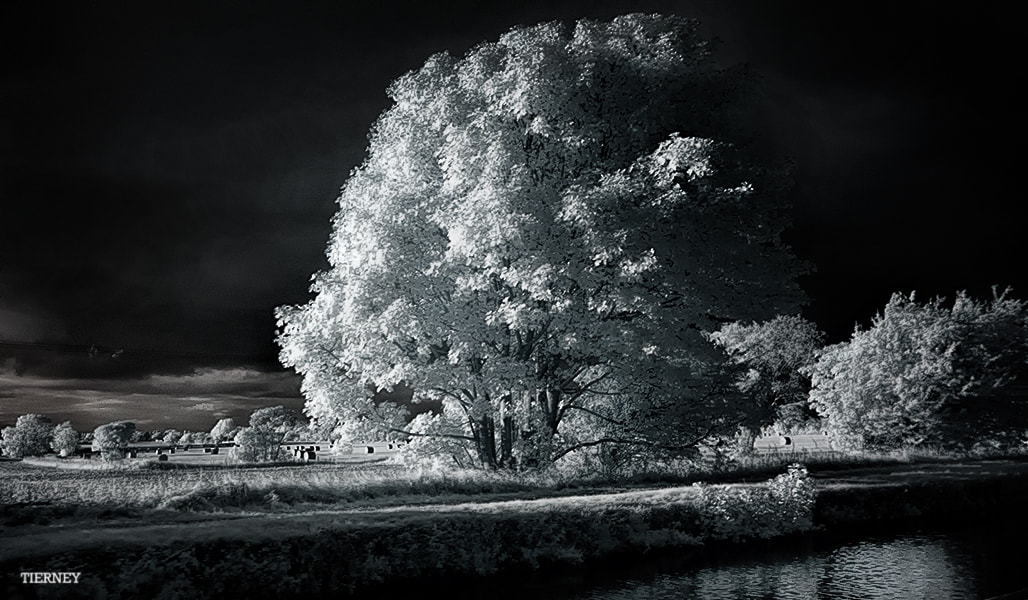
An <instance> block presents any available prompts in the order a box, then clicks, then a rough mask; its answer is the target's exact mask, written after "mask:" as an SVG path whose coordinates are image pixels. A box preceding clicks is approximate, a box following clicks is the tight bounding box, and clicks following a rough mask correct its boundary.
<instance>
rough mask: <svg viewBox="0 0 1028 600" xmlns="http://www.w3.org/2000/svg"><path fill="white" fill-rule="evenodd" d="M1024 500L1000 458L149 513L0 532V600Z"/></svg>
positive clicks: (326, 584) (499, 561)
mask: <svg viewBox="0 0 1028 600" xmlns="http://www.w3.org/2000/svg"><path fill="white" fill-rule="evenodd" d="M1026 494H1028V461H1024V460H1004V461H963V462H960V463H947V462H938V463H928V464H911V465H897V466H881V467H868V468H862V469H860V468H858V469H838V470H832V469H825V470H824V471H815V472H814V473H812V474H810V476H806V475H805V474H803V473H801V472H799V471H795V472H793V473H792V474H786V475H782V476H779V477H777V478H775V479H773V480H770V481H766V482H762V483H745V484H726V485H685V486H670V487H662V488H656V489H642V490H629V491H620V492H614V493H605V494H597V493H590V494H582V495H570V496H561V497H550V498H538V499H517V500H500V501H491V502H486V501H475V502H451V503H444V504H433V503H431V502H427V503H418V504H409V505H405V504H399V505H391V506H384V507H378V508H376V507H370V506H361V507H358V508H350V509H347V508H345V507H344V508H340V507H334V508H332V509H319V510H312V511H309V512H287V513H280V514H277V513H276V514H250V513H229V514H220V515H203V516H200V515H189V516H187V515H181V514H175V513H170V512H167V511H164V512H160V511H157V512H154V513H152V514H149V515H148V519H147V521H146V522H140V521H139V520H138V519H137V520H132V519H126V520H123V521H120V522H112V523H104V524H99V523H93V524H89V523H85V524H82V523H79V524H65V525H63V526H62V527H58V528H56V529H55V528H53V527H46V528H43V527H35V528H33V527H21V528H18V527H14V528H8V527H5V529H4V531H3V532H2V533H3V538H2V539H3V543H2V546H0V572H2V573H3V574H4V592H5V593H4V596H5V597H7V598H35V597H47V598H49V597H68V598H79V597H127V598H136V597H147V598H179V597H181V598H191V599H196V598H213V597H218V596H223V595H231V596H240V597H249V598H262V597H276V598H281V597H297V598H299V597H304V598H318V597H339V595H340V594H341V593H351V594H353V595H362V594H371V595H374V594H376V593H377V592H376V590H381V589H383V586H385V585H388V586H398V585H407V586H420V587H421V588H424V586H432V585H448V584H452V583H453V582H454V581H465V582H466V581H471V580H478V581H482V578H491V577H497V576H498V575H505V576H504V577H503V578H504V580H506V581H510V579H509V577H510V575H511V574H515V575H519V576H520V575H524V576H527V575H529V574H539V576H541V577H546V576H549V575H552V574H557V573H560V572H561V571H562V570H566V569H568V568H576V567H577V566H579V565H583V564H590V563H595V562H597V561H632V560H639V559H640V557H648V556H656V555H659V554H660V553H662V552H665V551H682V550H685V551H689V550H690V549H691V550H694V551H696V552H703V551H704V550H705V549H709V548H710V547H711V546H722V545H724V544H728V543H735V542H740V541H744V540H760V539H777V538H782V537H787V536H796V535H802V534H805V533H809V532H812V531H817V530H820V531H822V532H831V531H836V530H838V531H845V530H852V529H854V528H858V527H859V528H863V527H867V526H869V525H871V526H873V527H879V528H880V527H890V526H896V525H897V524H898V523H901V522H903V523H909V522H912V521H918V520H921V521H930V520H934V521H936V522H945V521H948V520H952V519H960V520H961V521H966V520H967V519H975V518H984V517H986V516H995V515H997V514H1001V513H1002V512H1004V511H1015V510H1016V511H1020V510H1022V504H1023V498H1025V497H1026ZM61 529H64V530H63V531H61ZM26 571H32V572H78V573H82V577H81V580H80V582H79V583H78V584H74V585H57V584H50V585H46V584H44V585H28V584H22V583H21V582H20V580H19V579H18V574H19V573H21V572H26Z"/></svg>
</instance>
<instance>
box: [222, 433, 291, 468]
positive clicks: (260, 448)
mask: <svg viewBox="0 0 1028 600" xmlns="http://www.w3.org/2000/svg"><path fill="white" fill-rule="evenodd" d="M233 441H234V442H235V446H234V447H233V448H232V457H233V458H235V459H236V460H238V461H240V462H273V461H276V460H283V459H284V458H285V456H286V455H285V452H284V451H283V450H282V446H281V444H282V435H281V434H279V433H276V432H275V431H272V430H270V429H260V428H257V427H243V428H242V429H240V430H239V432H238V433H237V434H236V437H235V439H234V440H233Z"/></svg>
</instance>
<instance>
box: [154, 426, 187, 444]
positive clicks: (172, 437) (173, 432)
mask: <svg viewBox="0 0 1028 600" xmlns="http://www.w3.org/2000/svg"><path fill="white" fill-rule="evenodd" d="M181 438H182V432H181V431H179V430H177V429H168V430H166V431H165V432H164V434H163V435H162V436H160V438H159V439H160V440H161V441H162V442H164V443H165V444H175V443H178V441H179V440H180V439H181ZM154 439H155V440H156V439H158V438H156V437H155V438H154Z"/></svg>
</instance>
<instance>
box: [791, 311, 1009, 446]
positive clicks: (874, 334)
mask: <svg viewBox="0 0 1028 600" xmlns="http://www.w3.org/2000/svg"><path fill="white" fill-rule="evenodd" d="M1026 364H1028V313H1026V311H1025V307H1024V302H1022V301H1020V300H1015V299H1013V298H1009V297H1008V296H1007V293H1005V292H1004V293H1003V294H999V295H995V296H994V298H993V299H992V300H991V301H989V302H980V301H976V300H974V299H972V298H970V297H968V295H967V294H966V293H964V292H960V293H958V294H957V295H956V298H955V299H954V301H953V303H952V305H950V306H947V305H946V304H945V303H944V301H943V299H942V298H935V299H933V300H931V301H929V302H927V303H924V304H921V303H918V302H916V301H915V299H914V294H911V295H910V296H904V295H902V294H894V295H893V296H892V298H891V299H890V300H889V303H888V304H887V305H886V306H885V309H884V310H883V311H882V312H881V313H880V314H878V315H877V316H876V317H875V319H874V320H873V322H872V324H871V327H870V328H869V329H867V330H860V329H857V330H856V331H854V332H853V335H852V337H851V338H850V340H849V341H847V342H843V343H840V344H835V345H832V346H828V347H827V348H825V349H823V350H822V351H821V352H820V356H819V358H818V360H817V362H816V363H815V364H814V365H812V366H811V367H809V369H808V372H809V373H810V375H811V382H812V389H811V392H810V402H811V404H812V405H813V406H814V407H815V408H816V409H817V411H818V412H819V413H821V415H822V416H823V417H824V418H825V420H826V422H827V424H828V426H829V430H830V431H831V432H833V433H835V434H837V435H840V436H843V438H844V439H845V438H848V439H851V440H853V441H855V442H857V443H858V444H863V445H865V446H867V447H871V448H895V447H898V446H902V445H918V444H924V443H953V442H959V441H960V440H962V439H968V440H972V441H974V440H981V439H983V437H984V436H988V435H991V434H996V433H998V431H996V430H993V431H989V429H990V428H994V427H996V426H998V427H1001V428H1017V427H1021V428H1023V427H1024V426H1025V425H1028V423H1026V422H1025V419H1024V416H1023V415H1024V408H1023V401H1020V402H1019V404H1020V405H1021V408H1020V410H1018V411H1015V413H1019V414H1020V418H1019V419H1017V420H1016V421H1014V420H1011V421H1008V422H1007V423H995V422H994V421H995V419H994V418H990V417H994V416H995V415H996V414H997V413H996V408H997V407H996V406H994V405H990V404H991V403H990V396H992V395H993V394H994V393H995V392H996V391H997V390H998V389H1000V388H1002V387H1003V386H1004V385H1006V384H1007V383H1009V382H1010V381H1011V380H1012V379H1013V378H1014V377H1016V376H1018V375H1023V372H1024V369H1025V366H1026ZM990 413H991V415H990ZM1017 433H1019V434H1020V433H1023V430H1022V431H1018V432H1017Z"/></svg>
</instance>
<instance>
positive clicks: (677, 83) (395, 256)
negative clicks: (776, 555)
mask: <svg viewBox="0 0 1028 600" xmlns="http://www.w3.org/2000/svg"><path fill="white" fill-rule="evenodd" d="M747 89H748V84H747V83H746V81H745V80H744V79H743V78H741V77H740V76H739V74H738V73H735V72H726V71H724V70H722V69H719V68H718V67H717V66H716V65H715V64H714V62H713V61H712V59H711V57H710V54H709V50H708V46H707V44H706V43H705V42H704V41H702V40H701V39H699V38H698V37H697V34H696V24H695V23H694V22H691V21H687V20H682V19H679V18H674V17H662V16H659V15H639V14H633V15H627V16H623V17H619V18H617V19H614V20H613V21H612V22H609V23H599V22H592V21H580V22H578V23H577V25H576V26H575V27H574V28H572V29H568V28H566V27H565V26H563V25H561V24H558V23H547V24H543V25H538V26H535V27H528V28H518V29H514V30H512V31H510V32H509V33H507V34H505V35H503V36H502V37H501V38H500V39H499V41H498V42H495V43H486V44H482V45H480V46H478V47H476V48H475V49H473V50H472V51H471V52H469V53H468V54H467V55H466V56H465V57H464V58H462V59H460V60H455V59H453V58H451V57H450V56H448V55H446V54H441V55H437V56H434V57H432V58H430V59H429V60H428V61H427V62H426V63H425V65H424V66H423V67H421V68H420V69H418V70H416V71H412V72H410V73H408V74H406V75H404V76H403V77H401V78H400V79H398V80H397V81H395V82H394V83H393V84H392V86H391V87H390V88H389V95H390V97H391V98H392V100H393V103H394V104H393V106H392V107H391V108H389V109H388V110H387V111H385V112H384V113H383V114H382V115H381V116H380V117H379V119H378V121H377V122H376V123H375V126H374V127H373V129H372V131H371V134H370V136H369V139H370V145H369V148H368V156H367V158H366V160H365V161H364V163H363V164H362V165H361V166H360V167H359V168H357V169H355V170H354V171H353V172H352V173H351V175H350V178H349V180H348V181H347V182H346V184H345V186H344V187H343V190H342V194H341V196H340V198H339V211H338V212H337V214H336V216H335V218H334V231H333V234H332V238H331V240H330V243H329V248H328V258H329V262H330V265H331V268H330V269H329V270H328V271H326V272H322V273H319V274H317V275H316V276H315V278H314V283H313V285H312V292H313V293H314V294H315V297H314V299H313V300H311V301H310V302H309V303H308V304H306V305H304V306H290V307H281V308H280V309H279V310H278V312H277V315H278V319H279V327H280V331H279V337H278V341H279V343H280V345H281V346H282V351H281V360H282V362H283V363H284V364H285V365H286V366H289V367H293V368H295V369H296V370H297V371H298V372H299V373H302V374H303V376H304V381H303V393H304V394H305V396H306V398H307V406H306V411H307V412H308V414H309V415H311V416H312V417H314V418H338V419H340V420H341V421H342V422H343V423H344V424H346V425H347V427H348V428H349V431H350V432H351V434H352V435H374V434H376V433H378V434H380V433H381V432H385V431H390V430H391V431H394V432H395V431H403V432H406V433H407V434H415V435H431V436H433V437H437V438H441V439H446V440H449V441H451V442H453V443H455V444H457V445H458V446H461V447H463V448H465V449H466V450H468V451H469V456H471V457H472V458H473V460H475V461H477V462H479V463H482V464H486V465H491V466H495V465H504V464H512V463H513V462H514V461H515V460H517V459H518V455H520V459H521V461H522V464H524V462H531V463H545V462H548V461H550V460H552V459H554V458H555V457H557V456H560V455H562V454H564V453H566V452H567V451H569V450H570V449H573V448H586V447H593V446H596V445H600V444H630V445H636V446H640V447H650V446H659V447H663V448H672V449H674V448H677V449H681V448H686V447H690V446H692V445H695V443H697V442H698V441H699V440H701V439H702V438H703V437H705V436H706V435H708V434H709V433H710V432H712V431H714V430H716V429H717V428H718V427H720V426H722V425H723V423H722V421H723V415H724V414H725V411H724V406H723V404H724V402H725V396H723V395H720V394H715V393H712V389H714V388H713V387H712V385H711V383H710V380H709V378H707V375H708V371H710V369H709V368H708V367H709V365H710V363H711V361H713V360H716V357H715V356H714V354H712V352H711V351H712V347H711V346H710V344H708V343H707V342H706V341H705V340H704V339H703V337H702V335H701V333H702V332H704V331H712V330H713V329H715V328H716V327H717V326H718V325H719V324H720V323H722V322H726V321H734V320H739V319H750V320H752V319H759V318H768V317H770V316H772V315H774V314H777V313H780V312H791V311H793V310H795V307H796V305H797V304H798V302H799V301H800V299H801V294H800V292H799V289H798V287H797V286H796V285H795V283H794V276H795V275H797V274H798V272H799V271H800V269H801V265H799V264H798V263H797V261H796V260H795V259H794V257H793V256H792V255H791V253H790V252H789V250H788V249H787V248H786V247H785V246H784V245H783V244H782V243H781V241H780V237H779V236H780V233H781V232H782V230H783V228H784V227H785V225H786V211H785V207H784V206H783V203H782V194H781V193H780V192H781V189H780V188H779V187H778V186H779V183H780V174H779V173H777V172H772V171H770V170H766V169H760V168H757V167H756V166H755V163H754V161H752V160H751V159H752V156H750V155H749V154H748V152H747V151H746V150H747V148H746V147H745V142H746V141H747V140H746V139H745V138H744V137H743V135H742V134H741V132H742V131H743V128H742V127H739V124H740V123H741V122H742V120H743V119H742V115H743V113H741V112H740V111H739V107H740V106H741V105H742V104H743V103H742V102H740V98H742V97H743V96H744V95H745V94H744V92H745V91H746V90H747ZM401 382H404V383H406V384H407V385H409V386H410V387H412V388H413V389H414V390H415V392H414V400H415V401H416V402H417V401H422V400H426V399H431V400H435V401H442V402H443V403H444V404H446V406H447V410H446V411H445V414H446V417H445V418H444V417H441V416H436V417H433V416H430V415H426V416H422V417H419V418H418V419H417V421H416V423H415V427H414V428H412V429H410V428H407V426H406V418H405V414H404V412H403V411H402V410H398V409H397V407H395V406H393V405H388V404H385V403H381V402H376V401H375V399H374V398H373V394H374V392H375V391H377V390H387V389H390V388H392V387H393V386H395V385H397V384H399V383H401ZM569 423H574V426H573V427H572V426H570V425H568V424H569Z"/></svg>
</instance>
